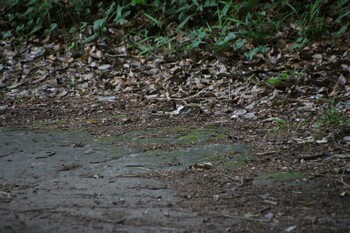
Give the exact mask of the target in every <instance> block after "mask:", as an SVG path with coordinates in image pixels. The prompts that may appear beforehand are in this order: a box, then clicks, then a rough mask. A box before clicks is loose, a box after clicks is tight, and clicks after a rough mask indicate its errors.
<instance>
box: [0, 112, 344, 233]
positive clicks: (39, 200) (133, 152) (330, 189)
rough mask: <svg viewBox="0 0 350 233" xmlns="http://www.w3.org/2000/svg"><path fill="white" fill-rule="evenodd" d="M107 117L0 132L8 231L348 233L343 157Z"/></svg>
mask: <svg viewBox="0 0 350 233" xmlns="http://www.w3.org/2000/svg"><path fill="white" fill-rule="evenodd" d="M106 114H107V115H109V116H111V113H110V112H102V113H97V114H96V115H91V116H89V119H88V120H87V119H84V120H77V119H78V118H79V117H76V118H74V119H76V120H73V121H67V118H65V116H63V115H58V114H57V115H51V117H46V116H45V114H30V115H29V114H28V115H25V114H14V116H15V118H11V119H12V120H14V119H15V120H16V123H14V122H15V121H12V120H8V121H7V123H6V127H2V128H0V168H1V169H0V191H1V193H0V216H1V218H0V219H1V220H0V226H1V227H0V231H1V232H72V231H74V232H226V231H227V232H349V231H350V213H349V211H348V210H349V206H350V205H349V204H350V196H349V186H348V184H349V181H350V179H349V170H348V167H347V162H348V157H346V155H344V154H343V157H342V156H340V155H337V154H336V153H334V152H333V153H332V154H327V153H326V152H324V153H323V151H324V148H323V147H321V146H319V147H317V148H316V147H313V148H310V146H308V147H306V146H305V147H303V146H300V145H294V144H293V145H286V144H275V145H271V144H268V143H267V142H266V141H264V140H265V139H264V138H263V137H259V129H256V130H249V129H254V127H252V125H246V126H244V125H241V126H240V127H237V126H236V125H234V124H232V123H230V122H221V121H220V119H218V118H215V120H214V118H208V119H206V118H203V117H200V116H194V117H190V116H188V117H187V118H186V120H184V119H181V118H161V117H156V116H153V117H150V118H145V119H141V118H138V117H134V115H130V116H129V115H128V114H123V115H118V116H116V115H114V118H113V121H112V120H111V119H110V118H106ZM6 119H10V118H6ZM91 119H93V121H92V120H91ZM21 122H26V123H21ZM68 122H69V124H68ZM106 122H107V123H106ZM108 122H109V123H108ZM14 125H22V127H21V128H18V127H16V128H14V127H13V126H14ZM73 125H74V126H73ZM24 126H25V127H24ZM310 154H311V155H313V156H314V157H305V156H306V155H310ZM315 155H319V156H315Z"/></svg>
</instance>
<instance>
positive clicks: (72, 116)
mask: <svg viewBox="0 0 350 233" xmlns="http://www.w3.org/2000/svg"><path fill="white" fill-rule="evenodd" d="M16 105H17V107H16V108H15V109H13V110H5V111H3V112H1V116H2V119H1V121H0V126H1V127H7V128H8V127H10V128H14V127H20V128H23V127H25V128H27V130H29V131H33V132H34V131H38V130H39V131H41V130H44V129H45V130H48V129H50V130H54V131H56V132H65V131H67V130H75V129H82V128H84V129H86V130H87V131H88V132H89V133H90V134H91V135H94V136H96V137H104V136H113V135H114V136H115V135H122V134H124V133H126V132H129V131H131V130H150V129H155V128H159V127H175V126H180V125H181V126H184V127H187V126H188V127H198V128H201V127H203V126H216V127H222V129H223V130H228V131H227V132H228V133H227V137H224V138H220V139H217V141H215V143H224V144H230V143H241V144H245V145H247V146H248V147H249V148H250V149H251V151H252V153H253V154H254V155H255V156H256V158H255V159H254V160H249V161H244V163H242V164H240V166H234V167H225V166H208V167H206V166H204V165H200V164H193V166H188V167H186V168H183V169H180V170H171V169H170V170H158V169H152V170H149V171H148V172H146V173H145V172H143V173H142V174H139V175H140V176H141V177H143V178H145V179H146V178H151V179H152V180H155V181H159V182H161V183H162V184H164V185H165V187H166V188H167V189H169V190H171V193H172V195H174V198H177V199H176V200H177V201H176V202H171V205H169V206H168V207H167V208H168V212H167V213H168V214H169V215H171V214H172V212H171V210H173V212H176V211H178V213H179V215H178V216H177V217H174V216H175V215H172V217H171V218H166V217H165V218H158V219H157V221H153V220H151V218H152V216H153V218H154V216H156V215H152V214H150V215H149V216H150V217H149V219H148V218H147V217H144V218H140V219H139V221H138V222H137V221H136V222H132V221H130V219H128V216H122V217H121V216H119V217H118V216H115V218H110V216H109V217H106V219H108V221H103V220H102V219H100V220H99V221H97V222H96V220H95V222H94V221H92V220H91V219H87V218H82V217H79V215H77V216H74V217H73V216H72V215H68V214H67V215H66V216H60V215H57V214H56V215H55V214H54V213H53V212H48V213H47V214H46V215H51V216H46V217H47V219H51V220H52V219H56V220H57V221H61V224H58V225H56V227H57V229H55V232H62V230H63V229H64V230H67V226H74V225H76V226H84V228H79V227H78V228H77V229H75V230H74V229H72V230H74V231H75V232H350V212H349V206H350V188H349V187H350V171H349V165H348V162H349V156H348V155H349V154H348V153H349V149H348V146H349V145H348V144H346V143H345V142H343V141H342V140H341V139H342V136H343V135H344V132H345V131H344V132H343V134H341V135H337V136H336V137H335V139H334V140H332V141H330V142H329V143H327V144H317V143H309V144H298V143H295V142H290V140H289V139H290V138H288V135H287V134H285V132H283V131H279V132H274V133H270V132H271V131H269V130H268V129H270V128H271V127H272V125H269V123H266V122H263V121H262V120H260V119H257V120H255V121H250V120H243V119H242V120H230V119H228V118H227V116H223V117H221V116H220V115H204V114H189V115H185V116H172V117H170V116H164V115H157V114H155V113H152V110H151V109H141V108H138V107H132V106H129V107H128V108H127V109H124V108H121V107H120V105H119V104H118V103H117V102H111V103H110V102H107V103H101V104H99V105H97V106H95V105H94V104H93V102H92V101H90V100H87V99H85V100H81V99H67V100H60V101H52V102H51V103H50V102H47V101H46V102H45V104H43V103H41V102H35V103H33V102H32V103H30V104H29V103H21V102H19V103H17V104H16ZM280 112H281V114H283V109H281V110H280ZM116 116H122V117H116ZM345 133H346V132H345ZM20 140H21V139H20V138H19V142H20ZM211 143H213V142H211ZM189 147H191V145H189ZM159 148H162V149H164V150H169V151H171V150H174V146H173V145H172V146H167V145H156V146H153V147H147V146H145V147H144V148H143V150H144V151H151V150H155V149H159ZM67 169H68V168H67ZM57 172H58V171H57ZM16 184H17V185H18V186H19V185H20V184H21V180H13V182H12V185H14V186H16ZM107 185H108V184H106V187H107ZM17 188H18V187H17ZM0 189H1V193H2V195H5V194H6V193H8V194H11V191H12V190H13V187H12V188H11V187H8V186H6V184H1V187H0ZM57 191H58V192H60V190H57ZM73 191H74V190H72V192H73ZM134 191H135V192H137V190H134ZM62 192H64V193H65V194H66V193H67V190H62ZM68 192H69V190H68ZM58 195H59V194H58ZM141 195H142V192H141ZM163 195H166V193H164V194H163ZM29 198H30V196H29ZM5 199H6V197H3V198H2V199H1V200H2V201H1V203H0V209H1V215H2V218H3V219H4V220H3V221H6V219H7V220H9V218H10V220H11V221H10V220H9V223H10V224H8V225H7V228H0V229H2V230H1V231H2V232H45V229H48V228H45V227H43V228H41V227H42V226H44V225H45V219H41V220H42V221H41V222H39V223H40V224H39V225H38V226H36V228H34V229H31V228H28V226H27V227H26V226H22V228H19V227H18V226H17V227H16V226H15V225H12V227H11V223H12V224H15V221H14V220H13V219H11V217H8V216H9V213H7V211H8V208H7V207H6V205H7V204H8V203H6V201H5ZM97 206H98V203H94V204H91V205H90V206H89V208H87V209H86V210H85V211H94V210H96V208H97ZM18 208H19V209H18V212H20V208H21V207H20V206H19V207H18ZM77 208H78V207H77ZM106 208H107V207H106ZM109 208H110V207H109ZM113 208H119V209H123V208H125V209H127V208H128V206H127V205H124V206H123V205H122V204H121V203H115V206H114V207H113ZM153 208H155V207H154V206H153V207H152V206H148V207H144V209H142V208H140V209H137V211H140V214H141V213H142V212H144V211H146V210H147V211H151V210H152V209H153ZM99 210H100V209H99ZM175 210H176V211H175ZM180 210H181V211H180ZM11 211H12V213H16V210H11ZM167 213H163V215H164V216H166V215H167ZM185 213H190V214H189V215H186V214H185ZM30 214H32V216H33V219H35V216H39V217H40V216H41V215H40V213H38V212H34V211H32V212H31V213H30ZM4 216H7V218H4ZM164 216H163V217H164ZM191 216H192V217H191ZM193 216H194V217H193ZM33 219H32V220H28V221H27V222H26V224H29V225H30V222H31V221H34V220H33ZM2 224H4V222H2ZM46 224H47V222H46ZM65 224H66V227H64V226H65ZM126 226H128V227H126ZM150 226H151V227H150ZM61 228H62V229H61ZM51 230H52V229H51Z"/></svg>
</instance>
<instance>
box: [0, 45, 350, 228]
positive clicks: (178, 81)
mask: <svg viewBox="0 0 350 233" xmlns="http://www.w3.org/2000/svg"><path fill="white" fill-rule="evenodd" d="M49 41H50V40H43V41H32V42H26V43H18V42H15V41H10V40H9V41H6V40H3V41H1V43H0V45H1V47H0V50H1V53H0V54H1V57H0V58H1V61H2V62H1V67H0V72H1V78H0V90H1V93H0V95H1V100H0V117H1V119H2V122H1V123H0V125H1V126H7V125H17V124H20V122H22V124H28V123H30V122H34V121H37V120H41V119H49V118H51V117H57V118H60V117H61V118H63V119H66V120H67V121H64V122H59V123H57V124H54V125H56V126H53V127H58V128H65V127H86V126H88V127H90V128H91V130H92V131H93V132H94V133H95V134H96V135H113V134H117V135H118V134H123V132H125V131H127V130H128V127H130V128H140V127H141V128H142V127H144V128H148V127H151V128H154V127H157V126H159V125H162V124H164V125H176V124H184V125H191V126H193V125H195V126H197V127H200V126H201V124H203V123H204V124H217V125H221V126H222V127H231V128H232V129H234V132H233V133H232V135H228V137H227V139H226V143H229V142H231V141H240V142H244V143H247V144H249V145H252V147H253V148H255V150H256V151H255V152H256V154H257V155H259V159H258V160H257V161H250V162H248V163H247V164H246V166H243V167H239V168H235V169H231V170H229V171H226V172H223V171H221V170H218V169H215V168H213V167H212V164H211V163H209V162H203V163H202V164H194V165H193V166H192V167H191V168H190V169H188V170H186V171H182V172H171V173H169V174H164V173H162V174H158V173H157V174H155V176H156V177H160V178H161V179H165V180H168V182H169V184H170V185H171V186H172V187H174V188H175V189H176V190H178V192H179V193H180V195H183V196H184V197H187V198H186V199H185V201H184V202H183V203H182V204H181V205H183V206H184V207H186V206H191V208H192V209H194V210H198V211H199V212H201V213H204V212H206V211H207V213H214V214H215V215H216V216H222V217H225V218H230V216H236V217H239V216H248V217H246V218H247V219H248V220H253V221H254V219H255V220H256V221H257V222H259V221H260V220H263V221H260V222H259V224H263V223H261V222H264V221H265V220H266V221H269V222H270V221H276V222H279V223H281V224H280V225H278V226H276V228H275V229H280V230H284V231H288V232H289V231H293V230H295V229H298V226H297V225H294V224H292V225H289V226H288V225H284V223H287V222H288V220H287V219H286V218H284V217H283V213H280V212H278V211H281V209H279V208H282V207H279V206H278V204H275V203H282V206H290V207H291V208H292V207H293V208H298V207H297V206H295V205H292V204H288V202H287V200H286V199H283V196H284V195H285V193H286V192H291V194H290V196H289V198H291V200H295V201H297V200H300V201H302V202H305V203H306V202H309V203H310V205H316V204H317V203H314V201H313V200H312V199H310V198H309V196H303V197H302V198H301V199H300V196H298V191H297V190H303V192H304V193H306V194H310V193H312V192H313V191H312V190H313V189H315V188H316V189H318V190H319V192H320V193H319V194H318V197H319V198H320V199H322V200H324V201H327V200H329V198H330V197H329V196H327V195H326V192H328V191H327V189H326V188H320V187H319V186H317V182H313V180H315V179H317V178H318V177H321V178H322V179H324V180H322V181H320V182H328V183H329V182H330V186H331V187H332V189H333V190H332V191H333V192H335V194H341V196H342V197H345V198H346V196H347V195H346V194H348V193H349V191H348V184H349V175H348V172H346V171H348V164H347V162H348V160H347V159H348V156H347V155H348V154H349V153H350V152H349V149H348V148H349V145H350V144H349V136H350V129H349V116H350V108H349V106H350V102H349V101H350V81H349V75H350V68H349V67H350V65H349V64H350V62H349V61H350V49H349V47H347V46H343V45H341V44H336V43H337V41H322V42H313V43H312V44H309V45H307V46H306V47H304V48H302V49H300V50H296V51H295V50H291V49H290V48H291V47H292V46H293V45H292V44H287V43H282V42H281V43H277V44H276V45H271V46H269V48H268V49H266V50H261V49H255V50H254V49H252V50H250V51H251V52H250V53H249V54H246V55H245V56H242V55H240V54H234V53H222V54H220V53H219V54H215V53H211V52H208V51H204V50H203V51H202V50H198V51H196V52H195V53H193V54H192V55H191V54H190V56H188V57H181V56H180V57H173V58H170V57H167V56H165V55H164V54H162V53H159V56H154V57H149V56H140V55H136V54H137V53H136V52H135V51H133V50H132V49H129V48H127V47H125V46H112V47H111V46H108V45H107V44H105V43H103V42H98V43H87V44H85V45H84V48H82V50H81V51H74V50H69V49H68V48H67V46H66V45H64V44H62V43H61V42H59V41H54V42H49ZM28 110H29V111H30V113H28V112H27V111H28ZM26 112H27V113H26ZM111 113H113V114H121V113H122V114H125V113H127V114H129V115H127V117H124V118H123V119H118V118H113V120H111V118H112V117H111V116H109V115H110V114H111ZM14 116H15V117H14ZM22 117H23V118H22ZM125 119H127V120H125ZM194 122H196V123H194ZM111 126H113V127H117V129H118V131H116V132H112V128H111ZM51 127H52V126H51ZM237 135H243V136H237ZM319 153H321V154H322V153H326V154H327V155H330V156H327V158H326V159H325V158H323V157H322V158H319V157H317V158H315V159H312V160H311V159H310V160H307V161H305V159H304V158H309V157H312V156H315V154H316V155H317V154H319ZM332 155H337V156H332ZM339 155H340V156H339ZM299 158H302V159H301V160H299ZM267 171H268V172H271V173H272V172H280V171H284V172H293V171H297V172H304V173H306V174H307V176H306V178H305V180H301V181H296V183H294V184H291V186H288V187H281V186H279V185H276V188H275V191H276V192H275V193H274V195H272V196H263V197H259V196H258V197H257V194H258V193H260V194H261V193H270V191H269V190H270V189H271V187H265V186H262V187H254V186H253V187H252V181H253V180H254V179H255V178H256V176H257V175H258V174H264V172H265V173H266V172H267ZM339 171H343V172H342V173H341V174H339ZM334 173H335V174H336V175H337V177H338V178H339V179H338V181H336V180H335V179H332V177H333V176H334ZM237 174H238V175H237ZM184 177H186V179H185V181H179V178H184ZM229 177H236V178H235V179H234V180H232V179H230V178H229ZM180 180H181V179H180ZM237 180H239V182H238V183H239V184H237V182H236V181H237ZM303 182H306V184H305V183H303ZM305 185H309V186H310V187H309V188H307V187H305ZM313 186H314V187H313ZM189 187H190V189H189ZM245 187H248V188H249V189H250V190H251V191H249V190H247V189H246V188H245ZM290 189H291V190H290ZM235 195H237V197H240V198H237V200H236V201H233V202H232V200H233V199H232V198H235ZM316 196H317V195H316ZM298 198H299V199H298ZM196 199H201V201H198V200H197V201H196ZM259 200H260V201H259ZM337 200H338V199H337ZM242 202H243V203H252V204H246V205H245V206H243V207H242V206H240V205H241V204H242ZM345 202H346V201H345ZM345 202H344V203H345ZM257 203H258V204H257ZM266 203H274V204H273V205H271V204H270V205H269V204H266ZM339 203H342V201H341V200H340V201H338V202H336V203H335V204H334V206H329V205H327V206H326V207H324V208H325V209H326V210H329V211H330V212H331V211H334V212H336V209H337V208H338V209H339V210H341V209H342V208H341V207H340V206H339ZM266 205H268V209H266V210H265V208H266ZM220 208H221V209H222V210H223V211H224V212H220V211H219V212H218V211H217V210H218V209H220ZM237 208H238V209H237ZM259 208H260V209H262V211H261V212H259V211H258V212H257V209H259ZM325 209H323V210H325ZM330 212H327V213H322V214H319V215H318V217H319V219H320V221H326V220H325V219H326V218H327V216H328V215H329V214H331V213H330ZM337 213H338V215H339V216H340V218H341V214H340V213H339V212H337ZM295 215H296V216H297V218H298V219H299V220H300V219H303V218H306V219H303V220H301V221H303V222H304V223H305V224H307V223H309V222H310V221H311V220H310V221H309V219H307V218H308V217H309V216H308V214H307V213H306V212H303V211H301V212H300V213H299V215H298V214H297V213H295ZM242 218H243V217H242ZM311 222H312V221H311ZM327 224H331V223H330V222H327V221H326V223H325V224H323V225H322V226H325V225H327ZM344 224H349V223H344ZM347 226H348V225H347ZM240 227H242V228H241V229H243V228H244V227H245V226H240ZM264 227H266V226H264ZM264 227H263V228H262V229H265V228H264ZM244 229H247V228H244ZM257 229H258V228H257Z"/></svg>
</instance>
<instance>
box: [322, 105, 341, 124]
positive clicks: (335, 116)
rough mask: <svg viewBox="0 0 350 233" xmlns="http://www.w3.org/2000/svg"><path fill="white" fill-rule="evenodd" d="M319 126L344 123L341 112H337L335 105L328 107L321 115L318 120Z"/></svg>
mask: <svg viewBox="0 0 350 233" xmlns="http://www.w3.org/2000/svg"><path fill="white" fill-rule="evenodd" d="M318 123H319V124H320V125H321V127H326V128H329V127H332V126H334V127H339V126H342V125H343V124H344V123H345V119H344V118H343V116H342V114H341V112H339V111H338V110H337V109H336V108H335V107H331V108H330V109H328V110H327V111H326V112H325V113H324V114H323V115H322V116H321V119H320V120H319V122H318Z"/></svg>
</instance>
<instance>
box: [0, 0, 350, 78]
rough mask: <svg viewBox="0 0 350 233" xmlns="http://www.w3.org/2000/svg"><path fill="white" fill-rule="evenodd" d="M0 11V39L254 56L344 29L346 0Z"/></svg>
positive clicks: (199, 0) (19, 5)
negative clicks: (45, 38) (278, 45)
mask: <svg viewBox="0 0 350 233" xmlns="http://www.w3.org/2000/svg"><path fill="white" fill-rule="evenodd" d="M0 11H1V14H2V15H3V19H2V21H0V26H1V28H2V31H1V35H0V36H1V37H2V38H10V37H12V36H13V35H22V36H33V35H46V36H47V35H50V36H53V37H54V36H57V37H59V38H60V39H63V40H65V41H66V42H72V43H74V46H77V47H79V46H81V45H79V44H83V43H89V42H92V41H96V40H103V41H112V42H121V43H124V44H128V46H129V47H133V48H137V49H138V52H139V53H140V54H149V55H152V54H153V53H155V52H158V51H165V52H167V53H168V54H174V53H178V52H177V51H181V53H184V54H187V53H189V52H191V51H193V50H195V49H197V48H200V49H206V50H214V51H236V52H239V53H241V54H244V55H245V56H246V58H247V59H249V60H251V59H252V58H253V56H254V55H255V54H256V53H265V52H267V51H268V50H269V47H268V45H269V44H274V43H276V42H277V41H278V40H280V37H279V36H276V35H281V34H283V39H284V40H286V41H289V42H290V43H291V44H293V43H294V44H293V45H292V46H291V47H290V48H291V49H300V48H302V47H304V46H306V45H307V43H308V41H309V39H311V38H319V37H320V36H323V35H332V36H333V37H340V36H342V35H343V34H344V33H346V32H347V31H348V26H349V23H344V22H349V18H350V0H337V1H326V0H316V1H286V0H270V1H257V0H244V1H233V0H222V1H214V0H191V1H188V0H178V1H174V0H169V1H161V0H153V1H151V0H121V1H112V2H110V1H94V0H88V1H82V0H53V1H45V0H24V1H19V0H4V1H1V3H0ZM180 55H183V54H180ZM271 82H273V80H271Z"/></svg>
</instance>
